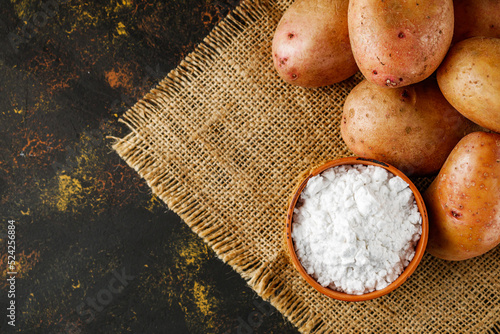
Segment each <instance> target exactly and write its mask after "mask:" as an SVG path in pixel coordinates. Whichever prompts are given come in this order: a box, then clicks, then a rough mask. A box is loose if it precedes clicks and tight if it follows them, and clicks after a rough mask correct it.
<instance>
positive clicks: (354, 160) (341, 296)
mask: <svg viewBox="0 0 500 334" xmlns="http://www.w3.org/2000/svg"><path fill="white" fill-rule="evenodd" d="M356 164H362V165H374V166H379V167H382V168H384V169H386V170H387V171H388V172H390V173H392V174H394V175H397V176H399V177H401V178H402V179H403V180H404V181H406V182H407V183H408V184H409V186H410V189H411V190H412V191H413V194H414V197H415V201H416V203H417V206H418V209H419V211H420V214H421V216H422V235H421V237H420V240H419V241H418V243H417V246H416V249H415V256H414V257H413V259H412V260H411V262H410V263H409V264H408V266H407V267H406V268H405V269H404V271H403V272H402V273H401V275H400V276H399V277H398V278H397V279H396V280H395V281H394V282H392V283H391V284H390V285H388V286H387V287H385V288H383V289H381V290H375V291H373V292H369V293H365V294H362V295H353V294H348V293H344V292H339V291H335V290H333V289H330V288H328V287H323V286H321V285H320V284H319V283H318V282H317V281H316V280H315V279H314V278H313V277H311V276H310V275H309V274H307V272H306V270H305V269H304V267H302V265H301V263H300V261H299V259H298V257H297V254H296V252H295V246H294V242H293V239H292V229H293V221H292V219H293V210H294V208H295V205H296V204H297V201H298V199H299V197H300V194H301V192H302V190H303V189H304V187H305V186H306V184H307V181H308V180H309V179H310V178H311V177H313V176H316V175H318V174H320V173H321V172H323V171H325V170H326V169H328V168H331V167H335V166H339V165H356ZM285 230H286V243H287V248H288V253H289V255H290V258H291V260H292V263H293V265H294V267H295V268H296V269H297V270H298V271H299V273H300V275H301V276H302V277H303V278H304V279H305V280H306V281H307V282H308V283H309V284H310V285H311V286H312V287H313V288H315V289H316V290H318V291H319V292H321V293H322V294H324V295H326V296H328V297H331V298H334V299H338V300H343V301H353V302H355V301H364V300H370V299H374V298H378V297H381V296H384V295H386V294H388V293H390V292H392V291H394V290H395V289H396V288H398V287H399V286H401V284H403V283H404V282H405V281H406V280H407V279H408V277H410V275H411V274H412V273H413V272H414V271H415V269H416V268H417V266H418V264H419V263H420V260H421V259H422V256H423V255H424V252H425V247H426V245H427V239H428V236H429V221H428V217H427V210H426V208H425V204H424V201H423V199H422V196H421V194H420V192H419V191H418V189H417V188H416V187H415V185H414V184H413V183H412V182H411V181H410V179H409V178H408V177H407V176H406V175H405V174H404V173H403V172H401V171H399V170H398V169H396V168H395V167H393V166H390V165H389V164H386V163H384V162H380V161H377V160H372V159H365V158H361V157H348V158H340V159H336V160H332V161H329V162H327V163H325V164H323V165H321V166H319V167H317V168H315V169H313V170H312V171H311V172H309V173H308V174H307V175H304V176H303V179H302V180H301V181H300V182H299V185H298V186H297V187H296V188H295V190H294V192H293V194H292V197H291V200H290V203H289V206H288V210H287V215H286V228H285Z"/></svg>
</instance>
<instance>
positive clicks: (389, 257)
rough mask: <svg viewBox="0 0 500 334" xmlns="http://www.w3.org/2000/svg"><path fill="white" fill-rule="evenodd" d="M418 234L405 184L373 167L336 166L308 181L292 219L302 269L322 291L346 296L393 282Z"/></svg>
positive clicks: (419, 227)
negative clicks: (346, 294) (328, 290)
mask: <svg viewBox="0 0 500 334" xmlns="http://www.w3.org/2000/svg"><path fill="white" fill-rule="evenodd" d="M421 234H422V217H421V215H420V212H419V211H418V207H417V204H416V202H415V198H414V196H413V192H412V191H411V189H410V188H409V185H408V183H406V182H405V181H404V180H403V179H401V178H400V177H398V176H396V175H394V174H392V173H390V172H388V171H386V170H385V169H384V168H382V167H378V166H365V165H360V164H359V165H341V166H336V167H332V168H329V169H327V170H325V171H324V172H322V173H321V174H319V175H316V176H314V177H312V178H310V179H309V181H308V182H307V185H306V186H305V188H304V189H303V191H302V193H301V195H300V198H299V200H298V202H297V205H296V207H295V210H294V214H293V229H292V238H293V241H294V243H295V248H296V252H297V256H298V258H299V260H300V262H301V264H302V266H303V267H304V269H305V270H306V271H307V273H308V274H309V275H311V276H312V277H314V278H315V279H316V280H317V281H318V283H319V284H321V285H322V286H324V287H326V286H328V287H330V288H331V289H333V290H337V291H342V292H345V293H349V294H356V295H359V294H364V293H368V292H372V291H374V290H380V289H383V288H385V287H386V286H388V285H389V284H391V283H392V282H393V281H395V280H396V278H398V277H399V275H400V274H401V273H402V272H403V270H404V268H406V266H407V265H408V264H409V262H410V261H411V260H412V259H413V256H414V255H415V246H416V244H417V243H418V240H419V239H420V235H421Z"/></svg>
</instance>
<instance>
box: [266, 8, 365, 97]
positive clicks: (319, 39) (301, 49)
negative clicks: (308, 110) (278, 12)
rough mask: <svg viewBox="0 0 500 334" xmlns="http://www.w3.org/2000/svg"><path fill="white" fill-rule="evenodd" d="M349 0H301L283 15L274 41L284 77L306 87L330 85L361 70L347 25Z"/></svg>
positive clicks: (277, 64) (274, 53) (275, 56)
mask: <svg viewBox="0 0 500 334" xmlns="http://www.w3.org/2000/svg"><path fill="white" fill-rule="evenodd" d="M348 3H349V1H348V0H297V1H295V2H294V3H293V4H292V5H291V6H290V7H289V8H288V9H287V10H286V12H285V13H284V14H283V16H282V18H281V20H280V22H279V24H278V26H277V28H276V31H275V33H274V38H273V42H272V56H273V62H274V67H275V68H276V70H277V72H278V74H279V75H280V77H281V78H282V79H283V80H284V81H286V82H288V83H290V84H294V85H297V86H302V87H320V86H327V85H331V84H334V83H337V82H340V81H342V80H345V79H347V78H349V77H350V76H352V75H354V74H355V73H356V72H357V71H358V67H357V66H356V62H355V61H354V57H353V55H352V51H351V45H350V42H349V34H348V28H347V7H348Z"/></svg>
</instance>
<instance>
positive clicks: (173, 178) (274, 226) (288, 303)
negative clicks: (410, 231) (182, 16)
mask: <svg viewBox="0 0 500 334" xmlns="http://www.w3.org/2000/svg"><path fill="white" fill-rule="evenodd" d="M291 3H292V1H291V0H290V1H269V2H252V1H247V2H243V3H242V4H241V5H240V6H239V7H238V8H237V9H236V10H235V11H234V12H233V13H232V14H231V15H230V16H228V17H227V18H226V19H225V20H224V21H222V22H221V23H220V24H219V25H218V26H217V27H216V28H215V29H214V30H213V31H212V33H211V34H210V35H209V36H208V37H207V38H206V39H205V40H204V42H203V43H201V44H200V45H199V46H198V47H197V49H196V50H195V51H194V52H193V53H191V54H190V55H189V56H188V57H186V59H185V60H184V61H183V62H182V63H181V64H180V65H179V66H178V68H176V69H175V70H174V71H172V72H171V73H169V74H168V76H167V77H166V78H165V79H164V80H163V81H161V83H160V84H159V85H158V87H156V88H155V89H153V90H152V91H151V92H150V93H148V94H147V95H146V96H145V97H144V98H143V99H142V100H141V101H139V102H138V103H137V104H136V105H135V106H134V107H132V108H131V109H130V110H129V111H128V112H127V113H126V114H125V115H124V116H123V117H122V119H121V121H122V122H124V123H125V124H127V125H128V126H129V128H130V130H131V131H130V133H129V134H128V135H126V136H124V137H123V138H116V139H115V142H114V144H113V148H114V149H115V150H116V152H118V154H119V155H120V156H121V157H122V158H123V159H124V160H125V161H126V162H127V163H128V164H129V165H130V166H131V167H133V168H134V169H135V170H136V171H137V172H138V173H139V174H140V175H141V176H142V177H143V178H144V179H145V180H146V181H147V183H148V185H149V186H150V187H151V189H152V191H153V192H154V193H155V194H156V195H157V196H158V197H159V198H161V199H162V200H163V201H164V202H165V203H166V204H167V205H168V207H169V208H170V209H172V210H173V211H174V212H176V213H177V214H178V215H179V216H180V217H181V218H182V219H183V220H184V221H185V222H186V223H187V224H188V225H189V226H190V227H191V228H192V229H193V231H195V232H196V233H197V234H198V235H199V236H200V237H201V238H203V240H204V241H205V242H206V243H207V244H208V245H210V247H212V248H213V249H214V251H215V252H216V253H217V255H218V256H219V257H220V258H221V259H222V260H223V261H225V262H226V263H228V264H230V265H231V266H232V267H233V268H234V269H235V270H236V271H237V272H238V273H239V274H240V275H241V276H242V277H244V278H245V279H246V280H247V281H248V284H249V285H250V286H251V287H252V288H253V289H254V290H255V291H256V292H257V293H258V294H259V295H260V296H262V297H263V298H265V299H267V300H268V301H270V302H271V303H272V304H273V305H274V306H275V307H276V308H277V309H278V310H279V311H280V312H282V313H283V314H284V315H285V316H286V317H287V318H288V319H289V320H290V321H291V322H292V323H293V324H295V325H296V326H297V328H298V329H299V330H300V331H301V332H303V333H354V332H369V333H405V332H419V333H444V332H446V333H484V332H486V331H487V330H490V329H492V328H493V327H494V326H496V328H497V329H499V328H498V320H499V314H500V302H499V299H500V279H499V277H500V265H499V260H500V249H496V250H493V251H491V252H489V253H488V254H486V255H484V256H481V257H478V258H475V259H471V260H467V261H461V262H449V261H442V260H439V259H436V258H434V257H432V256H430V255H428V254H426V255H425V256H424V258H423V260H422V262H421V264H420V266H419V267H418V268H417V270H416V272H415V273H414V274H413V275H412V276H411V277H410V278H409V280H408V281H407V282H405V283H404V284H403V285H402V286H401V287H400V288H398V289H397V290H396V291H394V292H393V293H391V294H389V295H387V296H384V297H381V298H378V299H375V300H371V301H367V302H359V303H348V302H341V301H336V300H332V299H329V298H327V297H324V296H322V295H320V294H319V293H318V292H316V291H315V290H314V289H312V288H311V287H309V286H308V285H307V283H306V282H305V281H304V280H303V279H302V278H301V277H300V276H299V274H298V273H297V272H296V271H295V270H294V268H293V266H292V265H291V263H290V262H289V260H288V256H287V254H286V251H285V248H284V243H283V233H284V219H285V212H286V205H287V202H288V199H289V196H290V194H291V191H292V190H293V188H294V187H295V185H296V183H297V181H298V177H299V175H300V174H301V173H303V172H304V171H305V170H308V169H309V168H311V167H312V166H314V165H317V164H319V163H320V162H323V161H327V160H330V159H333V158H337V157H341V156H348V155H351V152H349V150H348V149H347V148H346V146H345V144H344V143H343V141H342V138H341V136H340V130H339V124H340V117H341V113H342V105H343V102H344V100H345V98H346V96H347V94H348V93H349V91H350V90H351V89H352V88H353V87H354V86H355V85H356V84H357V83H358V82H359V81H360V80H361V79H362V77H361V75H360V74H359V73H358V74H357V75H355V76H354V77H352V78H350V79H348V80H346V81H344V82H342V83H339V84H336V85H332V86H329V87H323V88H315V89H306V88H300V87H293V86H291V85H287V84H285V83H284V82H283V81H281V80H280V79H279V78H278V77H277V74H276V72H275V71H274V68H273V65H272V59H271V41H272V36H273V33H274V30H275V28H276V25H277V23H278V21H279V19H280V18H281V15H282V14H283V12H284V10H285V9H286V8H287V7H288V6H289V5H290V4H291ZM414 182H415V184H416V185H417V187H419V188H420V189H421V190H423V189H424V188H425V187H426V186H427V185H428V184H429V179H415V180H414ZM495 324H496V325H495Z"/></svg>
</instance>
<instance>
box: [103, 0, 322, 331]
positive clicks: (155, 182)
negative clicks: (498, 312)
mask: <svg viewBox="0 0 500 334" xmlns="http://www.w3.org/2000/svg"><path fill="white" fill-rule="evenodd" d="M267 5H268V4H267V2H265V1H243V2H242V3H241V4H240V5H239V6H238V7H237V8H236V9H235V10H234V11H233V12H232V13H230V14H229V15H228V17H227V18H226V19H225V20H223V21H221V22H220V24H219V25H218V26H216V27H215V28H214V29H213V31H212V32H211V33H210V35H209V36H208V37H206V38H205V39H204V40H203V42H202V43H201V44H199V45H198V46H197V47H196V49H195V50H194V51H193V52H192V53H191V54H189V55H188V56H187V57H186V58H185V59H184V60H183V61H182V62H181V63H180V64H179V66H178V67H177V68H176V69H174V70H172V71H171V72H170V73H168V75H167V76H166V77H165V78H164V79H163V80H162V81H161V82H160V83H159V84H158V86H157V87H155V88H154V89H153V90H151V91H150V92H149V93H148V94H147V95H146V96H145V97H144V98H143V99H142V100H141V101H139V102H137V103H136V104H135V105H134V106H133V107H132V108H131V109H130V110H128V111H127V112H126V113H125V114H124V115H123V117H122V118H121V119H120V122H122V123H124V124H126V125H127V126H128V127H129V128H130V130H131V131H132V132H131V133H130V134H128V135H127V136H125V137H124V138H116V137H111V139H113V141H114V143H113V144H112V147H113V149H114V150H115V151H116V152H117V153H118V154H119V155H120V156H121V157H122V158H123V159H124V160H125V161H126V162H127V163H128V164H129V165H130V166H131V167H133V168H134V169H135V170H136V171H137V172H138V173H139V175H140V176H141V177H143V178H144V179H145V180H147V183H148V186H149V187H150V188H151V189H152V191H153V193H155V195H157V196H158V197H159V198H160V199H161V200H162V201H164V202H165V203H166V204H167V206H168V207H169V208H170V209H171V210H173V211H174V212H176V213H177V214H178V215H179V216H180V217H181V218H182V219H183V220H184V221H185V222H188V225H189V226H190V228H191V229H192V230H193V231H194V232H195V233H197V234H198V235H199V236H200V237H202V238H203V240H204V242H206V243H207V244H208V245H209V246H210V247H211V248H212V249H213V250H214V251H215V253H216V254H217V256H218V257H219V258H220V259H221V260H222V261H224V262H226V263H228V264H229V265H231V266H232V267H233V268H234V269H235V270H236V272H238V273H239V274H240V275H241V276H242V277H243V278H244V279H245V280H246V281H247V282H248V284H249V286H250V287H251V288H252V289H253V290H254V291H255V292H256V293H257V294H258V295H260V296H261V297H262V298H264V299H265V300H268V301H269V302H270V303H271V304H272V305H273V306H274V307H276V308H277V309H278V310H279V311H280V312H281V313H282V314H283V315H285V316H286V317H287V318H288V319H289V320H290V321H291V322H292V323H294V324H296V326H297V327H298V330H299V331H300V332H304V333H310V332H315V333H327V332H329V326H328V324H325V323H324V322H323V321H322V320H321V318H320V316H319V315H315V314H313V313H312V312H311V311H310V310H309V309H307V308H306V307H304V306H301V305H303V303H301V301H300V300H298V299H296V298H295V299H294V294H293V293H292V289H291V288H290V287H286V286H284V285H283V283H282V282H280V281H279V280H277V279H276V277H275V275H273V272H272V271H271V270H270V269H269V268H268V264H267V263H261V261H260V260H259V259H258V258H257V257H255V256H252V254H250V253H249V252H248V251H247V250H246V249H245V247H244V246H243V245H241V244H240V243H239V242H238V241H237V240H235V238H234V237H233V236H232V235H231V234H230V233H228V232H224V231H221V229H219V228H214V227H213V226H214V225H215V224H214V223H215V222H216V221H217V220H218V219H219V217H217V216H216V215H214V214H213V213H211V212H207V211H206V209H205V208H201V207H200V205H199V203H198V202H197V201H196V199H194V198H193V197H192V196H191V195H190V194H189V192H188V191H187V190H186V189H185V187H184V186H183V185H182V184H180V183H179V182H178V181H176V180H175V178H173V177H171V176H169V175H168V173H167V172H165V173H162V174H160V175H154V174H155V173H157V171H156V169H155V166H154V165H155V161H157V160H158V159H159V160H160V161H161V160H165V159H166V160H168V159H169V158H168V157H161V156H151V155H149V154H150V151H148V147H147V146H146V144H145V142H146V141H145V139H147V138H141V134H139V133H138V132H137V131H136V130H135V129H137V128H140V127H141V126H142V125H143V124H146V123H147V120H148V119H149V118H150V117H152V116H153V114H156V113H157V112H158V111H159V108H160V107H159V106H158V105H157V103H156V102H155V101H163V102H165V103H168V101H167V99H169V98H174V97H176V95H177V94H178V93H179V92H180V91H181V90H182V89H183V88H184V87H185V86H186V85H189V83H190V82H191V81H192V80H193V79H195V78H196V77H197V76H198V75H200V74H201V73H203V71H205V70H207V68H208V67H209V65H210V63H211V61H213V59H215V58H216V57H217V56H219V55H220V51H221V48H224V47H227V46H229V45H230V44H231V42H232V41H233V39H234V38H235V36H237V35H238V34H239V33H240V32H242V30H243V29H244V28H245V27H246V26H248V25H249V24H252V23H255V22H256V21H257V20H259V19H260V18H262V17H263V16H264V15H266V13H267V10H265V9H264V8H265V6H267Z"/></svg>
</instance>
